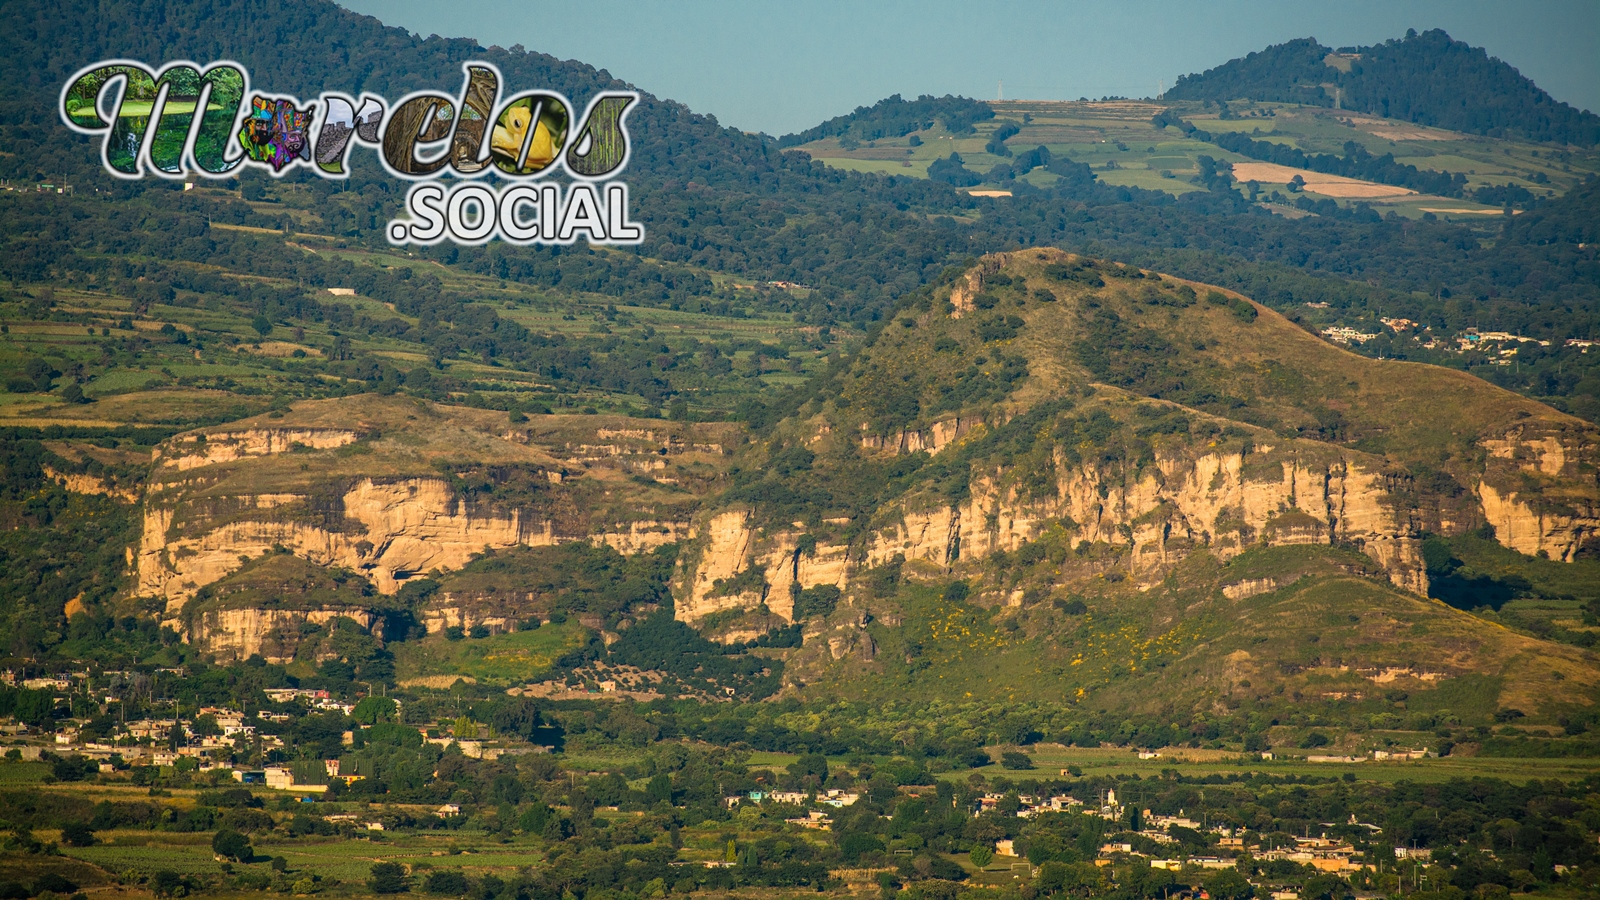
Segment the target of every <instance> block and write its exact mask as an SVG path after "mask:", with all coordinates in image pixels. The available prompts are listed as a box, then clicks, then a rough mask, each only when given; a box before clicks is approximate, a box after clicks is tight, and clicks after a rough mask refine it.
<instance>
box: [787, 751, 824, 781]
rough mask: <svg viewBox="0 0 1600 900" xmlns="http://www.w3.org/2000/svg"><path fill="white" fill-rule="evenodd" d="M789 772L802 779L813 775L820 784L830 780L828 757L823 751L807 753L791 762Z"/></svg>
mask: <svg viewBox="0 0 1600 900" xmlns="http://www.w3.org/2000/svg"><path fill="white" fill-rule="evenodd" d="M789 774H790V775H793V776H794V777H795V778H798V779H801V780H802V781H803V780H805V778H806V777H807V776H812V777H814V778H816V779H817V784H818V785H819V786H820V785H822V784H823V783H825V782H826V781H827V780H828V758H827V757H826V756H823V755H822V754H821V753H807V754H805V755H803V756H801V757H800V758H799V759H797V760H795V761H794V762H792V763H790V764H789Z"/></svg>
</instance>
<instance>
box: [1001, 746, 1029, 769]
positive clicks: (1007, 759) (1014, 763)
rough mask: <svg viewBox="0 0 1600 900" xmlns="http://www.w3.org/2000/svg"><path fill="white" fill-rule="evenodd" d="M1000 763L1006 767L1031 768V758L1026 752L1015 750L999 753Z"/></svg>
mask: <svg viewBox="0 0 1600 900" xmlns="http://www.w3.org/2000/svg"><path fill="white" fill-rule="evenodd" d="M1000 765H1001V766H1002V767H1004V768H1007V769H1016V770H1019V771H1026V770H1028V769H1031V768H1033V758H1032V757H1030V756H1028V754H1026V753H1018V752H1016V751H1015V750H1008V751H1006V752H1005V753H1002V754H1000Z"/></svg>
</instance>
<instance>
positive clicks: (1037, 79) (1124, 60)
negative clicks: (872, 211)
mask: <svg viewBox="0 0 1600 900" xmlns="http://www.w3.org/2000/svg"><path fill="white" fill-rule="evenodd" d="M342 2H343V4H344V5H345V6H346V7H348V8H350V9H353V10H356V11H358V12H362V13H366V14H369V15H373V16H376V17H378V18H379V19H381V20H383V22H384V23H385V24H388V25H397V26H401V27H404V28H408V29H410V30H412V31H415V32H417V33H419V34H423V35H428V34H439V35H442V36H445V37H471V38H476V39H477V40H478V41H480V42H481V43H483V44H485V45H491V44H499V45H501V46H506V47H509V46H512V45H515V44H522V45H523V46H525V47H526V48H528V49H529V50H538V51H541V52H544V53H550V54H552V55H555V56H558V57H561V58H563V59H577V60H581V61H583V62H586V63H589V64H591V65H594V66H597V67H600V68H603V69H607V70H609V71H610V72H611V74H613V75H615V76H617V77H619V78H622V79H624V80H626V81H629V82H632V83H633V84H635V85H636V86H638V87H640V88H642V89H643V90H647V91H649V92H651V93H653V94H656V95H657V96H661V97H668V98H671V99H674V100H678V101H681V102H683V103H686V104H688V106H689V107H690V108H692V109H693V110H695V111H696V112H702V113H710V114H712V115H715V116H716V117H717V118H718V120H719V121H721V122H722V123H723V124H724V125H731V126H734V127H737V128H741V129H744V130H747V131H765V132H768V133H770V134H785V133H788V132H792V131H798V130H801V129H804V128H808V127H810V126H812V125H815V124H817V123H818V122H821V121H822V120H824V119H827V118H830V117H832V116H835V115H839V114H841V113H845V112H849V111H850V110H851V109H854V108H855V107H857V106H860V105H863V104H872V103H875V102H877V101H878V100H880V99H882V98H884V97H887V96H889V95H890V94H895V93H899V94H903V95H905V96H906V97H908V98H910V97H915V96H916V95H918V94H946V93H951V94H963V95H966V96H969V97H977V98H980V99H990V98H993V97H995V96H996V93H997V89H998V86H999V84H1000V83H1001V82H1003V83H1004V91H1005V96H1006V97H1007V98H1023V99H1044V100H1076V99H1078V98H1079V97H1091V98H1099V97H1101V96H1106V95H1120V96H1128V97H1145V96H1153V95H1154V94H1155V93H1156V91H1157V89H1158V87H1159V85H1161V84H1163V83H1164V84H1166V85H1168V86H1170V85H1171V84H1172V82H1173V81H1174V80H1175V79H1176V78H1177V77H1178V76H1179V75H1182V74H1186V73H1189V72H1198V71H1202V70H1204V69H1207V68H1210V67H1212V66H1215V65H1218V64H1220V63H1223V62H1226V61H1227V60H1229V59H1232V58H1234V57H1236V56H1243V55H1244V54H1246V53H1249V52H1250V51H1252V50H1259V49H1261V48H1263V47H1265V46H1267V45H1268V44H1275V43H1281V42H1283V41H1285V40H1289V39H1292V38H1298V37H1306V36H1311V37H1315V38H1317V39H1318V40H1319V41H1321V42H1322V43H1323V44H1326V45H1328V46H1332V47H1339V46H1346V45H1356V44H1371V43H1377V42H1379V41H1383V40H1387V39H1389V38H1394V37H1400V36H1401V35H1403V34H1405V31H1406V29H1407V28H1415V29H1417V30H1418V31H1423V30H1426V29H1429V28H1443V29H1445V30H1446V31H1448V32H1449V33H1450V34H1451V36H1452V37H1455V38H1456V39H1458V40H1464V41H1466V42H1467V43H1469V44H1472V45H1473V46H1477V47H1485V48H1487V49H1488V51H1489V53H1490V55H1492V56H1498V57H1500V58H1501V59H1503V60H1505V61H1506V62H1509V63H1510V64H1511V65H1513V66H1516V67H1517V68H1518V69H1520V70H1521V71H1522V73H1523V74H1524V75H1527V76H1528V77H1530V78H1532V79H1533V80H1534V81H1535V82H1537V83H1538V84H1539V86H1540V87H1543V88H1544V89H1545V90H1547V91H1549V92H1550V93H1551V94H1552V95H1554V96H1555V97H1556V98H1557V99H1559V100H1564V101H1566V102H1568V103H1571V104H1572V105H1574V106H1577V107H1579V108H1580V109H1590V110H1596V111H1600V2H1597V0H1518V2H1494V3H1491V2H1475V0H1447V2H1442V0H1411V2H1407V0H1386V2H1371V0H1342V2H1336V3H1329V2H1319V3H1298V2H1286V0H1233V2H1216V3H1194V2H1141V0H1110V2H1108V0H1096V2H1093V3H1083V2H1040V0H1004V2H974V0H964V2H952V0H920V2H903V0H893V2H889V0H882V2H871V0H854V2H849V0H809V2H788V3H778V2H769V0H742V2H729V0H676V2H671V3H664V2H657V3H645V2H611V0H584V2H571V0H568V2H563V3H552V2H546V0H517V2H505V0H445V2H440V0H342ZM525 87H526V86H525Z"/></svg>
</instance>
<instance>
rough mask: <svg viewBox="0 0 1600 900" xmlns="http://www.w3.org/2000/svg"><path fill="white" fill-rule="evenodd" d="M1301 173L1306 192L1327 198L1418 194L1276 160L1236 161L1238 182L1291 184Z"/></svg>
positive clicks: (1234, 168)
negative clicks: (1264, 161)
mask: <svg viewBox="0 0 1600 900" xmlns="http://www.w3.org/2000/svg"><path fill="white" fill-rule="evenodd" d="M1296 175H1298V176H1300V178H1301V179H1302V180H1304V181H1305V184H1306V187H1305V189H1306V192H1307V193H1312V194H1321V195H1322V196H1324V197H1340V198H1346V199H1353V198H1369V199H1372V198H1378V197H1404V196H1406V195H1408V194H1415V193H1416V191H1413V190H1410V189H1409V188H1403V187H1395V186H1394V185H1392V184H1377V183H1374V182H1371V181H1362V180H1360V179H1358V178H1345V177H1343V176H1340V175H1324V174H1322V173H1321V172H1309V171H1306V170H1304V169H1295V168H1290V167H1289V166H1280V165H1277V164H1275V163H1263V162H1249V163H1234V164H1233V177H1234V178H1235V179H1236V180H1238V181H1260V182H1265V183H1267V184H1288V183H1289V182H1291V181H1293V180H1294V177H1295V176H1296Z"/></svg>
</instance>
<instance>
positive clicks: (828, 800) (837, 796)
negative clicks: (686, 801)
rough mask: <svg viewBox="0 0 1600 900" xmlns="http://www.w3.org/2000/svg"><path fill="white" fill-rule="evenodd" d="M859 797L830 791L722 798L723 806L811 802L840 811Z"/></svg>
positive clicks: (761, 792) (839, 791)
mask: <svg viewBox="0 0 1600 900" xmlns="http://www.w3.org/2000/svg"><path fill="white" fill-rule="evenodd" d="M860 799H861V795H860V794H858V793H856V792H855V791H841V790H838V789H831V790H826V791H814V792H810V793H808V792H806V791H751V792H750V793H748V794H735V795H733V796H731V797H724V798H722V802H723V805H724V806H727V807H730V808H731V807H734V806H738V805H740V804H741V803H787V804H790V805H793V806H810V805H811V804H812V803H813V801H815V803H817V804H818V805H821V806H831V807H833V808H834V809H840V808H843V807H846V806H854V805H855V803H856V801H857V800H860Z"/></svg>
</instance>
